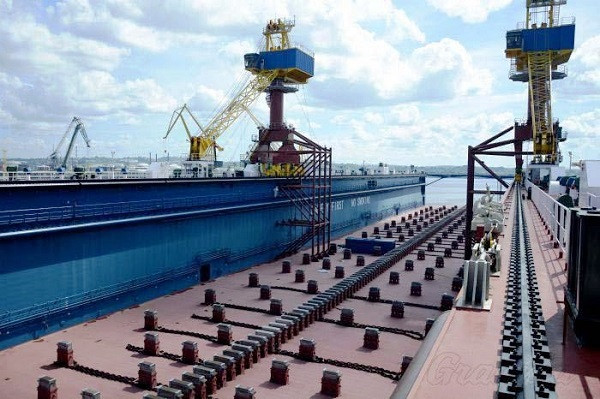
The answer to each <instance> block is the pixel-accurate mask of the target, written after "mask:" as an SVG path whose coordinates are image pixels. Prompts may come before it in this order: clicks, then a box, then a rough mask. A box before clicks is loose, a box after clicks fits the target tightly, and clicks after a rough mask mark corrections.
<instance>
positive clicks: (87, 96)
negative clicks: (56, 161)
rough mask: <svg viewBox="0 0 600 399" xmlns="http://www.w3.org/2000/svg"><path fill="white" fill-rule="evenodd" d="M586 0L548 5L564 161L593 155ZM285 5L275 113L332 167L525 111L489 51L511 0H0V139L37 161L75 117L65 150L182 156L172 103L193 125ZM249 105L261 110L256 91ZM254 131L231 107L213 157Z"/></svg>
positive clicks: (402, 150)
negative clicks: (293, 69) (297, 82)
mask: <svg viewBox="0 0 600 399" xmlns="http://www.w3.org/2000/svg"><path fill="white" fill-rule="evenodd" d="M594 3H595V2H593V1H592V0H580V1H577V0H570V1H569V2H568V4H567V5H565V6H562V9H561V16H562V17H569V16H574V17H576V24H577V27H576V50H575V52H574V54H573V56H572V58H571V61H570V62H569V64H568V71H569V77H568V78H567V79H565V80H562V81H555V82H553V94H554V102H553V111H554V116H555V117H558V118H559V119H560V120H561V121H562V124H563V126H564V128H565V130H567V131H568V134H569V139H568V141H567V142H566V143H565V144H564V145H563V146H562V151H563V154H564V155H565V159H568V156H566V154H567V153H568V151H572V152H573V154H574V159H600V147H599V146H598V144H597V140H598V139H597V134H598V130H599V129H600V29H599V28H600V23H599V22H598V19H597V12H594V10H595V8H594V7H597V5H596V6H593V4H594ZM294 16H295V19H296V27H295V28H294V30H293V31H292V36H293V38H292V40H293V41H294V42H297V43H300V44H302V45H303V46H305V47H308V48H310V49H311V50H313V51H314V52H315V76H314V78H312V79H311V81H310V82H309V84H307V85H305V86H302V87H301V88H300V91H299V92H298V93H296V94H290V95H288V96H287V97H286V120H287V121H288V122H289V123H292V124H293V125H294V126H295V127H296V128H297V130H299V131H301V132H303V133H305V134H307V135H308V136H309V137H311V138H313V139H314V140H316V141H318V142H320V143H323V144H325V145H328V146H332V147H333V154H334V161H335V162H362V161H366V162H373V163H374V162H379V161H383V162H387V163H392V164H416V165H437V164H455V165H456V164H465V163H466V148H467V146H468V145H469V144H477V143H479V142H480V141H482V140H484V139H485V138H486V137H488V136H490V135H492V134H494V133H496V132H498V131H500V130H502V129H504V128H505V127H508V126H510V125H511V124H512V123H513V121H514V120H515V119H518V118H523V117H525V114H526V86H525V85H524V84H520V83H514V82H511V81H510V80H509V79H508V69H509V61H508V60H506V59H505V58H504V52H503V51H504V46H505V42H504V35H505V31H506V30H510V29H513V28H515V27H516V24H517V23H518V22H521V21H523V20H524V19H525V0H404V1H384V0H371V1H366V0H365V1H346V0H339V1H320V0H302V1H291V0H290V1H284V0H282V1H277V2H274V1H263V0H255V1H245V0H237V1H226V0H222V1H210V0H198V1H194V0H177V1H168V2H163V1H144V0H139V1H136V0H106V1H88V0H64V1H36V2H34V1H31V2H30V1H17V0H0V49H1V53H0V54H1V55H0V150H1V149H4V150H6V152H7V155H8V157H9V158H10V157H44V156H47V155H49V154H50V153H51V152H52V149H53V146H54V145H56V144H57V143H58V141H59V140H60V137H61V135H62V134H63V132H64V130H65V128H66V127H67V125H68V123H69V122H70V120H71V119H72V117H73V116H75V115H77V116H79V117H80V118H82V120H83V121H84V123H85V124H86V128H87V131H88V135H89V136H90V138H91V140H92V148H91V149H85V150H84V149H83V143H82V142H81V141H80V142H79V143H78V147H79V150H80V151H79V155H89V156H94V155H105V156H110V154H111V152H112V151H114V152H115V156H143V155H147V154H148V153H150V152H152V153H159V154H163V153H165V151H167V152H169V153H170V154H171V155H176V156H177V155H182V154H184V153H186V152H187V143H186V140H185V139H186V136H185V133H184V131H183V129H182V128H179V129H177V130H175V131H173V132H172V133H171V135H170V136H169V138H168V139H167V140H163V139H162V137H163V135H164V133H165V131H166V128H167V124H168V122H169V119H170V117H171V113H172V111H173V110H174V109H175V108H176V107H178V106H181V105H182V104H183V103H186V102H187V103H188V104H189V105H190V106H191V108H192V110H193V112H194V113H195V114H196V115H197V117H198V118H199V120H200V121H201V123H207V122H208V120H209V119H210V118H211V116H212V115H213V113H214V110H215V108H216V107H217V106H218V104H220V103H221V102H222V101H224V99H226V98H227V96H228V94H229V93H230V92H231V90H232V88H233V87H234V85H235V83H236V82H239V81H240V80H242V79H243V78H244V77H245V74H247V72H245V71H244V69H243V54H244V53H247V52H253V51H256V50H257V47H258V45H259V43H260V39H261V31H262V28H263V25H264V24H265V23H266V21H267V20H268V19H270V18H273V17H294ZM252 110H253V112H254V113H255V114H256V115H257V117H258V118H259V119H261V120H262V121H263V122H265V123H266V122H267V121H268V108H267V105H266V102H265V99H264V95H262V96H261V97H260V98H259V99H258V100H257V101H256V103H255V104H254V106H253V107H252ZM255 133H256V128H255V125H254V123H253V122H252V120H251V119H250V118H249V117H247V116H244V117H243V118H241V119H240V120H239V122H238V123H236V124H235V125H234V126H232V128H231V129H230V130H229V131H227V132H226V133H225V134H223V136H222V137H221V138H220V140H219V143H220V144H221V146H223V147H224V148H225V150H224V151H223V152H222V153H221V155H220V157H221V159H223V160H226V161H236V160H239V156H240V154H242V153H243V152H245V151H246V149H247V148H248V146H249V145H250V137H251V135H252V134H255ZM489 163H490V164H492V165H494V164H496V165H512V160H510V159H502V160H498V159H490V160H489Z"/></svg>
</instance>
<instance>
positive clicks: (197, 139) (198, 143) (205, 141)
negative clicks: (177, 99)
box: [163, 104, 223, 159]
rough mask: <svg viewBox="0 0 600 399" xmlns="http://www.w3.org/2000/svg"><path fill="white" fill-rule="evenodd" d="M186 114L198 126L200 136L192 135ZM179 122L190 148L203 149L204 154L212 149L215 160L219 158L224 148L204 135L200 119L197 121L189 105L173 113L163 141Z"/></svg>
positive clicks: (184, 105)
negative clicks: (218, 153) (218, 154)
mask: <svg viewBox="0 0 600 399" xmlns="http://www.w3.org/2000/svg"><path fill="white" fill-rule="evenodd" d="M184 113H187V115H188V116H189V117H191V118H192V121H194V124H195V125H196V128H197V131H198V132H200V134H199V135H197V136H194V135H193V134H192V132H191V131H190V128H189V126H188V123H187V122H186V120H185V117H184ZM179 121H181V124H182V125H183V128H184V129H185V133H186V134H187V136H188V140H189V142H190V148H194V149H198V148H201V149H202V150H203V151H204V152H208V150H209V149H210V148H212V149H213V156H214V158H215V159H216V157H217V154H216V152H217V150H219V151H223V147H221V146H219V145H218V144H217V143H216V141H214V140H212V139H211V138H210V137H207V136H206V134H204V129H203V128H202V126H201V125H200V122H198V119H196V117H195V116H194V114H193V113H192V111H191V110H190V108H189V107H188V106H187V104H183V106H181V107H179V108H177V109H176V110H175V111H173V114H172V115H171V120H170V121H169V126H168V127H167V133H165V136H164V137H163V139H166V138H167V137H168V136H169V134H170V133H171V131H172V130H173V128H174V127H175V125H176V124H177V122H179Z"/></svg>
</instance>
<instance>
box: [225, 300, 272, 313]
mask: <svg viewBox="0 0 600 399" xmlns="http://www.w3.org/2000/svg"><path fill="white" fill-rule="evenodd" d="M219 304H221V305H223V306H225V307H226V308H231V309H238V310H246V311H248V312H257V313H265V314H269V311H268V310H267V309H262V308H256V307H252V306H244V305H236V304H235V303H223V302H219Z"/></svg>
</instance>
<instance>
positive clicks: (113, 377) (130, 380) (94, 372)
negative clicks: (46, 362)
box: [54, 362, 138, 386]
mask: <svg viewBox="0 0 600 399" xmlns="http://www.w3.org/2000/svg"><path fill="white" fill-rule="evenodd" d="M54 364H55V365H56V366H59V367H65V368H68V369H71V370H75V371H78V372H80V373H82V374H87V375H90V376H92V377H97V378H102V379H105V380H110V381H116V382H121V383H123V384H128V385H132V386H138V379H137V378H135V377H128V376H126V375H120V374H113V373H109V372H107V371H102V370H98V369H94V368H91V367H87V366H83V365H81V364H79V363H77V362H74V363H73V365H72V366H64V365H62V364H59V363H58V362H55V363H54Z"/></svg>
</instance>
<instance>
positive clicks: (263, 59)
mask: <svg viewBox="0 0 600 399" xmlns="http://www.w3.org/2000/svg"><path fill="white" fill-rule="evenodd" d="M294 26H295V21H293V20H287V19H274V20H270V21H269V22H268V23H267V24H266V25H265V27H264V29H263V32H262V33H263V36H264V48H263V49H261V51H260V52H259V53H250V54H246V55H245V56H244V64H245V69H246V70H247V71H249V72H251V73H252V74H253V75H254V77H253V78H252V79H250V81H249V82H248V83H247V84H246V85H245V86H244V87H243V88H242V89H241V90H240V91H239V92H238V93H237V94H236V95H235V96H234V97H233V98H232V99H231V100H230V101H229V102H228V103H226V104H225V105H224V106H223V107H222V108H221V109H219V111H218V112H217V113H216V114H215V116H213V117H212V119H211V120H210V121H209V122H208V124H207V125H206V126H205V127H204V129H201V132H200V134H198V135H196V136H191V137H189V140H190V156H189V159H190V160H210V158H211V155H212V154H211V150H214V153H215V154H216V149H219V148H220V147H218V145H217V143H216V140H217V139H218V138H219V137H220V136H221V135H222V134H223V133H224V132H225V131H226V130H227V129H228V128H229V127H230V126H231V125H232V124H233V123H234V122H235V121H236V120H237V119H238V118H239V116H240V115H241V114H242V113H243V112H244V111H246V110H247V109H249V108H250V106H251V105H252V104H253V103H254V101H256V99H257V98H258V96H259V95H260V93H262V92H263V91H265V90H266V89H267V88H268V87H269V85H270V84H271V82H273V81H274V80H275V79H276V78H281V79H283V80H284V81H285V82H288V83H297V84H298V83H306V81H307V80H308V78H310V77H312V74H313V57H312V54H308V53H306V52H305V51H303V50H300V49H298V48H296V47H292V44H291V41H290V36H289V33H290V31H291V30H292V28H293V27H294Z"/></svg>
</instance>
